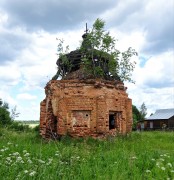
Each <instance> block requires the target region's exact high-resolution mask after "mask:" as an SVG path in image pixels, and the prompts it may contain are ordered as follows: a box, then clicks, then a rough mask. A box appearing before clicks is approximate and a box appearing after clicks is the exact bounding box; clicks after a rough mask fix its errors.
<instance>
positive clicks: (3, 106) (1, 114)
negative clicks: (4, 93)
mask: <svg viewBox="0 0 174 180" xmlns="http://www.w3.org/2000/svg"><path fill="white" fill-rule="evenodd" d="M8 109H9V106H8V103H6V102H3V101H2V99H0V126H6V125H8V124H11V123H12V119H11V118H10V112H9V111H8Z"/></svg>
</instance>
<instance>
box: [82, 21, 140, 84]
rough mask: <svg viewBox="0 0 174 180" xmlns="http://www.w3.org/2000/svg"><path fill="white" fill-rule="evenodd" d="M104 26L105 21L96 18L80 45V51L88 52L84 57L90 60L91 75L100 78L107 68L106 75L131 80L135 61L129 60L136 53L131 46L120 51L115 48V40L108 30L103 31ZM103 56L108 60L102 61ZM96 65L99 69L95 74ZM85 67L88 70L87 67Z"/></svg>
mask: <svg viewBox="0 0 174 180" xmlns="http://www.w3.org/2000/svg"><path fill="white" fill-rule="evenodd" d="M104 26H105V22H104V21H103V20H101V19H97V20H96V21H95V22H94V24H93V28H92V30H91V32H89V33H87V34H86V36H85V39H84V42H83V43H82V46H81V50H82V52H84V53H85V52H86V51H87V52H88V55H87V57H86V58H88V59H90V60H91V62H90V63H91V68H93V76H94V77H101V78H102V77H103V76H104V74H105V72H106V69H107V71H108V72H107V73H108V74H106V75H107V76H110V77H112V78H113V79H117V80H118V79H120V80H121V81H129V82H133V80H132V79H131V75H132V74H131V73H132V72H133V70H134V68H135V64H136V63H135V62H131V57H132V56H134V55H138V54H137V52H136V51H135V50H134V49H132V48H131V47H130V48H128V50H127V51H125V52H122V53H121V52H120V51H119V50H117V49H116V48H115V45H116V40H115V39H114V38H113V37H112V36H111V35H110V33H109V32H105V30H104ZM96 50H97V51H96ZM96 57H97V63H96V59H95V58H96ZM103 58H105V59H107V60H109V62H106V61H104V60H103ZM96 66H97V67H99V68H97V70H98V69H100V71H99V72H100V73H99V74H97V72H98V71H97V72H96V71H95V68H96ZM86 69H87V70H88V68H86ZM118 77H119V78H118Z"/></svg>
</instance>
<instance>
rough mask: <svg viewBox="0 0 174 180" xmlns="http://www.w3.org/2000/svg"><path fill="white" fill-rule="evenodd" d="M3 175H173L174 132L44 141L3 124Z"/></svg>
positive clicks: (0, 140) (0, 147) (0, 156)
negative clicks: (97, 138)
mask: <svg viewBox="0 0 174 180" xmlns="http://www.w3.org/2000/svg"><path fill="white" fill-rule="evenodd" d="M0 132H1V134H0V177H2V179H16V178H18V179H120V180H125V179H173V178H174V169H173V168H174V152H173V149H174V133H173V132H142V133H137V132H134V133H132V134H131V135H129V136H124V137H116V138H112V139H108V140H94V139H91V138H89V139H72V138H70V137H64V138H63V139H62V140H61V141H58V142H55V141H50V142H48V143H47V142H45V141H44V140H43V139H41V138H39V137H38V135H37V133H35V132H27V133H17V132H16V131H10V130H7V129H5V128H2V129H0Z"/></svg>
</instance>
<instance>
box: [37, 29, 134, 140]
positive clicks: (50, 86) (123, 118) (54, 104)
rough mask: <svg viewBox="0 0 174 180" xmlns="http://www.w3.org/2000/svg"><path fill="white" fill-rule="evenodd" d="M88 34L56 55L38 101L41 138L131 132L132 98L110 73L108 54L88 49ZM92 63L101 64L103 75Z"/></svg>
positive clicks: (98, 135) (112, 134)
mask: <svg viewBox="0 0 174 180" xmlns="http://www.w3.org/2000/svg"><path fill="white" fill-rule="evenodd" d="M87 36H88V32H87V31H86V32H85V34H84V35H83V36H82V37H83V42H82V45H81V48H80V49H78V50H75V51H71V52H70V53H67V54H64V55H63V56H59V58H58V60H57V63H56V64H57V66H58V71H57V74H56V75H55V76H54V77H53V78H52V80H50V81H49V82H48V83H47V85H46V87H45V94H46V97H45V99H44V100H43V101H42V102H41V104H40V134H41V135H42V137H43V138H53V139H54V138H55V139H56V138H58V137H61V136H63V135H69V136H72V137H89V136H90V137H94V138H97V137H106V136H108V135H109V136H116V135H118V134H126V133H129V132H131V129H132V101H131V99H130V98H128V94H127V93H126V87H125V86H124V84H123V82H121V81H120V79H119V77H118V76H115V77H114V76H111V74H110V73H109V70H108V62H109V58H110V54H108V53H102V52H100V51H99V50H97V49H92V50H91V47H90V44H89V43H86V42H85V41H86V39H87ZM91 51H92V53H91ZM85 59H88V63H86V64H87V65H86V66H85V65H84V64H85V63H84V61H85ZM89 62H91V63H89ZM93 67H95V68H96V69H97V68H98V67H101V68H102V69H103V74H102V76H98V74H97V73H98V72H97V71H95V74H94V73H93V70H92V68H93ZM59 76H61V79H60V80H59V79H58V78H59Z"/></svg>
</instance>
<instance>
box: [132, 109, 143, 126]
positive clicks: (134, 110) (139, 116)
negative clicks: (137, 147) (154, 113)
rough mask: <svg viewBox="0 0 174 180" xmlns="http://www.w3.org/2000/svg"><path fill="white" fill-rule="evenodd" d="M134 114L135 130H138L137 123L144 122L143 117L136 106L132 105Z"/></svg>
mask: <svg viewBox="0 0 174 180" xmlns="http://www.w3.org/2000/svg"><path fill="white" fill-rule="evenodd" d="M132 113H133V127H132V128H133V129H136V125H137V122H138V121H140V120H142V116H141V113H140V111H139V110H138V109H137V107H136V106H135V105H132Z"/></svg>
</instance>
